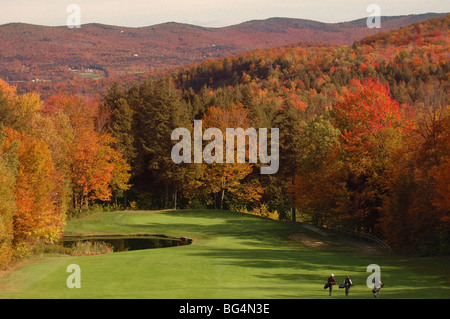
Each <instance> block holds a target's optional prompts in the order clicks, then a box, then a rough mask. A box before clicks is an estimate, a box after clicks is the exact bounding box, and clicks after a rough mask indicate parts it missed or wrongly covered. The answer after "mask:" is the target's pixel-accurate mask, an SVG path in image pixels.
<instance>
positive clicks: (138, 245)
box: [63, 236, 192, 252]
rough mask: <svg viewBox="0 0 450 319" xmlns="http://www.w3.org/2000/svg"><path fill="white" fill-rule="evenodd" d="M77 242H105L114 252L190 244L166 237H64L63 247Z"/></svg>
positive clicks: (189, 242)
mask: <svg viewBox="0 0 450 319" xmlns="http://www.w3.org/2000/svg"><path fill="white" fill-rule="evenodd" d="M78 241H91V242H105V243H108V244H110V245H111V246H112V247H113V251H114V252H120V251H129V250H139V249H152V248H164V247H174V246H182V245H190V244H192V239H189V238H184V237H181V238H173V237H167V236H133V237H125V236H113V237H107V236H92V237H83V236H80V237H64V238H63V246H65V247H71V246H72V245H74V244H75V243H76V242H78Z"/></svg>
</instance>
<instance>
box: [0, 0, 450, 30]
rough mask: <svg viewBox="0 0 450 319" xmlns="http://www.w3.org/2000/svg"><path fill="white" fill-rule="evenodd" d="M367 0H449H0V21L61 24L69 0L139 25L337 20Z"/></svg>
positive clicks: (94, 14)
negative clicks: (270, 19)
mask: <svg viewBox="0 0 450 319" xmlns="http://www.w3.org/2000/svg"><path fill="white" fill-rule="evenodd" d="M372 3H374V4H377V5H379V6H380V8H381V15H386V16H392V15H404V14H418V13H427V12H450V1H449V0H246V1H238V0H165V1H156V0H126V1H123V0H0V24H5V23H9V22H24V23H32V24H41V25H65V24H66V20H67V18H68V17H69V15H70V13H67V7H68V5H70V4H77V5H78V6H79V7H80V9H81V14H80V16H81V24H85V23H91V22H98V23H104V24H112V25H121V26H129V27H140V26H148V25H153V24H158V23H163V22H168V21H175V22H182V23H190V24H195V25H201V26H210V27H220V26H226V25H232V24H237V23H241V22H244V21H248V20H254V19H266V18H270V17H289V18H302V19H311V20H317V21H322V22H342V21H349V20H354V19H358V18H363V17H367V16H369V15H370V13H367V12H366V8H367V6H368V5H369V4H372Z"/></svg>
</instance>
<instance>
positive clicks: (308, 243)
mask: <svg viewBox="0 0 450 319" xmlns="http://www.w3.org/2000/svg"><path fill="white" fill-rule="evenodd" d="M289 238H290V239H292V240H296V241H299V242H301V243H302V244H303V245H304V246H305V247H308V248H330V245H328V244H326V243H324V242H323V241H321V240H318V239H315V238H312V237H309V236H307V235H305V234H303V233H294V234H290V235H289Z"/></svg>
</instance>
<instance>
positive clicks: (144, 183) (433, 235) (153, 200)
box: [0, 15, 450, 266]
mask: <svg viewBox="0 0 450 319" xmlns="http://www.w3.org/2000/svg"><path fill="white" fill-rule="evenodd" d="M449 23H450V15H447V16H445V17H442V18H434V19H430V20H427V21H426V22H421V23H416V24H412V25H408V26H406V27H404V28H401V29H399V30H395V31H391V32H388V33H381V34H378V35H375V36H371V37H368V38H365V39H363V40H361V41H358V42H354V43H353V45H351V46H330V45H323V46H321V45H313V46H305V45H298V46H288V47H281V48H275V49H267V50H256V51H253V52H250V53H244V54H241V55H236V56H229V57H225V58H221V59H216V60H208V61H205V62H203V63H200V64H196V65H193V66H189V67H184V68H179V69H176V70H175V71H171V72H168V73H166V74H163V75H161V76H159V77H158V78H157V79H155V78H148V79H147V80H142V81H139V82H136V83H134V84H132V85H131V84H130V85H128V84H127V83H115V84H113V85H111V86H110V87H109V89H108V92H107V94H105V95H103V96H96V95H88V94H72V93H63V92H54V94H53V95H52V96H50V97H49V98H45V99H42V98H41V97H40V96H39V94H37V93H34V92H28V93H17V91H16V89H15V87H13V86H11V85H9V84H7V83H6V82H4V81H1V82H0V119H1V122H0V124H1V125H2V135H1V138H0V172H1V174H0V178H1V179H2V182H1V183H0V188H2V190H1V191H0V197H1V198H0V217H1V219H0V229H1V231H0V236H1V238H0V252H1V254H0V266H3V265H5V264H8V263H10V262H11V261H12V260H15V259H17V258H20V257H21V256H25V255H26V254H27V252H28V251H29V249H30V247H31V246H32V245H33V243H35V242H37V241H55V240H57V238H59V236H60V234H61V232H62V227H63V225H64V221H65V218H66V216H67V214H68V212H69V213H70V214H75V215H76V214H78V213H79V212H81V211H83V210H85V209H87V208H89V207H91V206H92V205H104V206H107V205H109V206H110V207H114V208H118V209H126V208H127V209H129V208H131V209H136V208H142V209H158V208H185V207H192V208H198V207H208V208H219V207H220V208H226V209H231V210H236V211H249V212H253V213H254V214H258V215H263V216H267V217H270V218H275V219H276V218H279V219H282V220H297V221H300V220H302V221H304V220H309V221H311V222H313V223H316V224H318V225H322V226H326V227H331V226H333V227H346V228H350V229H357V230H360V231H364V232H367V233H371V234H375V235H376V236H378V237H380V238H382V239H383V240H385V241H386V242H388V243H389V244H390V245H391V246H392V247H394V248H396V249H401V250H402V251H410V252H417V251H421V252H426V253H427V254H448V252H449V246H448V244H449V237H448V235H449V221H450V220H449V207H450V206H449V205H450V202H449V198H450V197H449V196H448V195H449V177H450V162H449V161H450V160H449V144H450V143H449V130H450V113H449V109H448V104H449V75H450V69H449V65H448V61H449V55H450V53H449V43H450V34H449V31H450V29H449ZM194 119H202V122H203V130H206V129H207V128H219V129H222V130H225V128H228V127H242V128H244V129H245V128H249V127H253V128H279V130H280V144H279V151H280V161H279V163H280V166H279V170H278V172H277V173H276V174H273V175H261V174H260V170H259V169H258V167H259V166H261V163H260V162H258V163H256V164H251V163H248V162H246V163H243V164H228V163H227V164H219V163H213V164H206V163H203V164H175V163H174V162H173V160H172V158H171V149H172V146H173V145H174V144H175V143H176V141H172V140H171V132H172V131H173V130H174V129H175V128H179V127H182V128H188V129H192V125H193V121H194Z"/></svg>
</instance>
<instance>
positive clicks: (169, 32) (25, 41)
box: [0, 13, 446, 87]
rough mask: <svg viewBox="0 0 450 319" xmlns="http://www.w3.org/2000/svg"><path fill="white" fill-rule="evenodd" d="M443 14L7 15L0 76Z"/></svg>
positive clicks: (349, 37) (101, 72) (190, 59)
mask: <svg viewBox="0 0 450 319" xmlns="http://www.w3.org/2000/svg"><path fill="white" fill-rule="evenodd" d="M445 15H446V14H445V13H426V14H419V15H405V16H395V17H381V28H380V29H370V28H368V27H367V25H366V21H367V18H362V19H358V20H354V21H348V22H340V23H323V22H318V21H312V20H303V19H293V18H270V19H266V20H252V21H248V22H244V23H241V24H237V25H232V26H227V27H221V28H211V27H201V26H195V25H189V24H182V23H176V22H168V23H163V24H158V25H153V26H148V27H139V28H130V27H121V26H111V25H104V24H97V23H91V24H85V25H82V26H81V28H80V29H69V28H67V27H66V26H59V27H49V26H38V25H30V24H23V23H9V24H5V25H1V26H0V66H1V67H0V78H2V79H5V80H7V81H9V82H11V83H14V84H16V85H18V86H19V87H20V86H21V84H22V83H30V82H55V81H67V80H77V79H78V80H83V79H96V78H113V77H117V76H120V75H124V74H136V73H145V72H153V71H158V70H167V69H169V68H172V67H175V66H183V65H187V64H191V63H197V62H201V61H203V60H205V59H210V58H220V57H225V56H230V55H236V54H239V53H243V52H247V51H252V50H255V49H267V48H274V47H280V46H286V45H291V44H294V43H298V42H300V41H324V42H329V43H335V44H337V45H351V44H352V43H353V42H354V41H355V40H360V39H362V38H364V37H367V36H370V35H374V34H377V33H379V32H386V31H390V30H393V29H398V28H400V27H402V26H405V25H408V24H411V23H415V22H418V21H422V20H427V19H430V18H434V17H442V16H445Z"/></svg>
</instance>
